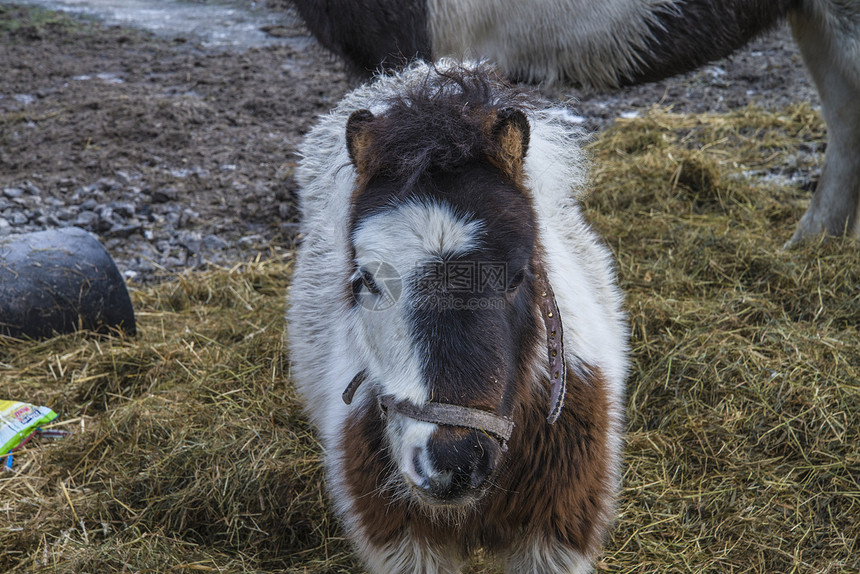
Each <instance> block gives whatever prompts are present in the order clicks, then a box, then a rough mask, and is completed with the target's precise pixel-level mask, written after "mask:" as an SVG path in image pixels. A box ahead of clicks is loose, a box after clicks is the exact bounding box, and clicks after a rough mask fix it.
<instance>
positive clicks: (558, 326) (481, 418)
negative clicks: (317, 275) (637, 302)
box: [342, 266, 567, 451]
mask: <svg viewBox="0 0 860 574" xmlns="http://www.w3.org/2000/svg"><path fill="white" fill-rule="evenodd" d="M535 271H536V272H535V289H536V290H537V294H538V298H539V307H540V312H541V316H542V318H543V322H544V328H545V330H546V348H547V358H548V359H549V379H550V400H549V404H550V409H549V415H548V416H547V422H549V424H553V423H554V422H555V421H556V420H558V417H559V414H561V409H562V407H563V406H564V396H565V392H566V390H567V379H566V375H567V366H566V364H565V360H564V340H563V331H562V323H561V315H560V314H559V311H558V304H557V303H556V301H555V294H554V293H553V291H552V287H551V286H550V284H549V278H548V277H547V276H546V274H545V273H544V270H543V268H542V267H540V266H538V267H537V269H536V270H535ZM366 379H367V373H366V372H365V371H360V372H359V373H358V374H356V375H355V377H353V379H352V380H351V381H350V382H349V384H348V385H347V387H346V389H345V390H344V391H343V395H342V398H343V402H345V403H346V404H350V403H352V399H353V397H354V396H355V392H356V391H357V390H358V387H359V386H360V385H361V383H363V382H364V381H365V380H366ZM377 400H378V402H379V406H380V409H381V410H382V412H383V413H385V412H387V411H388V410H393V411H396V412H398V413H400V414H402V415H404V416H407V417H409V418H411V419H415V420H419V421H423V422H428V423H436V424H442V425H450V426H456V427H461V428H468V429H474V430H478V431H483V432H486V433H488V434H490V435H492V436H494V437H496V439H498V440H499V441H500V443H501V446H502V450H503V451H505V450H507V442H508V440H509V439H510V438H511V433H512V432H513V430H514V421H513V420H511V419H509V418H508V417H503V416H501V415H497V414H495V413H491V412H487V411H482V410H480V409H475V408H471V407H464V406H460V405H452V404H448V403H437V402H433V401H428V402H426V403H424V404H423V405H422V406H416V405H414V404H412V403H410V402H408V401H398V400H397V399H396V398H395V397H394V395H382V396H380V397H378V398H377Z"/></svg>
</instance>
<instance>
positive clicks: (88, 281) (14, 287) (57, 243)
mask: <svg viewBox="0 0 860 574" xmlns="http://www.w3.org/2000/svg"><path fill="white" fill-rule="evenodd" d="M79 329H85V330H89V331H97V332H106V331H110V330H120V331H123V332H125V333H126V334H128V335H134V334H136V331H137V329H136V326H135V320H134V308H133V307H132V305H131V299H130V298H129V296H128V290H127V289H126V286H125V281H124V280H123V278H122V275H120V273H119V270H118V269H117V268H116V264H115V263H114V262H113V259H111V256H110V255H109V254H108V252H107V251H105V248H104V247H103V246H102V244H101V243H99V241H98V240H97V239H96V238H95V237H93V236H92V235H90V234H89V233H87V232H86V231H84V230H83V229H79V228H77V227H67V228H65V229H54V230H49V231H39V232H36V233H24V234H21V235H10V236H7V237H4V238H0V335H5V336H7V337H16V338H25V337H30V338H34V339H37V338H44V337H50V336H52V335H54V334H57V333H70V332H72V331H77V330H79Z"/></svg>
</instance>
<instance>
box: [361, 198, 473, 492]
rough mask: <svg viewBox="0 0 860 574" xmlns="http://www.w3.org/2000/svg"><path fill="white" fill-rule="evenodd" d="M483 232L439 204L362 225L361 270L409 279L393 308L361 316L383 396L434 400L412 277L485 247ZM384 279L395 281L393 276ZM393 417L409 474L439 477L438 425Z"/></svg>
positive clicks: (394, 440)
mask: <svg viewBox="0 0 860 574" xmlns="http://www.w3.org/2000/svg"><path fill="white" fill-rule="evenodd" d="M482 228H483V225H482V223H481V222H480V221H475V220H472V219H470V218H469V217H468V216H466V215H461V214H457V213H455V212H454V210H453V209H452V208H451V207H450V206H449V205H447V204H441V203H437V202H433V201H426V202H419V201H412V202H408V203H405V204H403V205H401V206H398V207H396V208H394V209H390V210H386V211H383V212H380V213H377V214H375V215H371V216H369V217H366V218H364V219H362V220H361V221H360V222H359V223H358V224H357V225H356V229H355V232H354V233H353V247H354V248H355V258H356V263H357V264H358V267H359V268H364V269H368V270H376V269H380V268H385V269H387V270H389V275H391V271H392V270H393V271H394V272H396V274H397V275H399V277H400V278H401V279H402V282H401V284H400V289H399V298H398V299H397V301H395V302H394V303H393V304H392V305H387V306H379V308H377V309H372V308H371V306H370V305H368V306H364V307H361V306H360V309H359V311H358V312H359V313H360V314H361V320H360V323H361V329H362V330H363V333H362V335H363V338H364V339H363V341H362V344H363V345H364V346H366V351H367V353H366V355H367V359H368V374H369V378H370V380H372V381H373V382H374V383H375V384H377V385H379V387H381V388H380V392H381V393H383V394H391V395H394V396H395V397H396V398H397V399H398V400H407V401H410V402H412V403H414V404H416V405H422V404H423V403H425V402H426V401H428V400H429V399H430V398H431V397H430V392H429V389H428V388H427V385H426V383H425V381H424V377H423V370H422V365H424V364H425V362H426V361H425V359H424V358H423V356H424V351H423V350H422V349H419V348H416V345H415V342H414V341H413V339H412V336H411V326H410V323H409V321H410V315H411V313H410V312H411V309H412V306H413V305H414V300H415V294H414V293H413V292H411V290H410V289H411V287H410V278H412V277H413V276H414V274H415V273H416V272H417V271H419V270H420V269H422V268H424V266H426V265H427V264H430V263H433V262H439V261H442V260H444V258H445V257H449V256H454V255H460V254H463V253H465V252H468V251H470V250H472V249H474V248H475V247H477V246H478V242H479V239H478V235H479V234H480V233H481V230H482ZM380 263H382V264H384V265H382V266H380ZM382 279H384V280H385V281H390V280H391V277H387V278H380V280H382ZM379 287H380V289H383V290H384V289H386V288H387V287H386V286H384V285H379ZM390 416H391V417H392V419H391V422H390V424H389V425H388V434H389V441H390V443H391V447H392V449H393V452H392V455H393V457H394V459H395V460H396V461H397V463H398V465H399V468H400V470H401V473H402V474H403V475H404V476H406V477H407V478H408V480H409V481H411V482H412V483H413V484H418V482H420V476H421V474H422V473H425V476H426V474H428V473H430V472H432V469H431V468H430V459H429V457H428V453H427V440H428V439H429V437H430V435H431V434H432V433H433V431H434V430H435V429H436V425H435V424H431V423H424V422H420V421H416V420H413V419H410V418H407V417H404V416H402V415H400V414H397V413H390ZM416 465H418V466H416Z"/></svg>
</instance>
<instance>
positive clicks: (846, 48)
mask: <svg viewBox="0 0 860 574" xmlns="http://www.w3.org/2000/svg"><path fill="white" fill-rule="evenodd" d="M294 2H295V4H296V6H297V8H298V10H299V13H300V14H301V15H302V17H303V18H304V19H305V21H306V22H307V24H308V26H309V28H310V29H311V31H312V32H313V33H314V35H315V36H316V37H317V38H318V39H319V40H320V42H321V43H322V44H323V45H324V46H326V47H327V48H329V49H331V50H332V51H334V52H335V53H337V54H339V55H340V56H342V57H344V58H345V59H347V60H348V61H349V62H351V63H352V64H353V65H354V66H355V67H357V68H359V69H363V70H375V69H377V68H378V67H380V66H382V67H389V68H390V67H393V66H396V65H398V64H401V63H402V62H403V61H404V60H405V59H412V58H422V59H427V60H429V59H433V58H439V57H442V56H454V57H460V58H462V57H470V58H487V59H488V60H490V61H491V62H493V63H495V64H497V65H498V66H499V67H500V68H501V69H502V70H503V71H504V72H505V73H506V74H507V75H508V76H509V77H511V78H514V79H519V80H525V81H530V82H557V81H561V82H571V83H573V84H584V85H590V86H594V87H597V88H611V87H616V86H622V85H627V84H634V83H639V82H647V81H652V80H658V79H661V78H665V77H668V76H671V75H674V74H678V73H681V72H686V71H689V70H693V69H695V68H696V67H698V66H701V65H702V64H705V63H707V62H709V61H713V60H716V59H719V58H722V57H725V56H727V55H729V54H731V53H732V52H733V51H735V50H737V49H738V48H740V47H741V46H743V45H744V44H746V43H747V42H748V41H750V40H751V39H752V38H754V37H755V36H756V35H758V34H760V33H762V32H763V31H765V30H767V29H769V28H771V27H773V26H774V25H776V23H778V22H780V21H782V20H785V19H787V20H788V21H789V23H790V24H791V28H792V32H793V34H794V38H795V40H796V41H797V43H798V46H799V47H800V50H801V53H802V55H803V59H804V61H805V63H806V66H807V68H808V69H809V72H810V74H811V75H812V78H813V80H814V82H815V85H816V87H817V88H818V93H819V95H820V97H821V105H822V114H823V116H824V120H825V122H826V123H827V131H828V145H827V150H826V152H825V163H824V168H823V170H822V173H821V178H820V179H819V182H818V186H817V189H816V191H815V195H814V196H813V197H812V200H811V202H810V204H809V207H808V209H807V211H806V213H805V214H804V215H803V217H802V218H801V220H800V222H799V224H798V227H797V229H796V231H795V233H794V235H793V237H792V238H791V241H790V242H795V241H798V240H800V239H802V238H804V237H806V236H809V235H815V234H819V233H821V232H826V233H828V234H831V235H842V234H845V233H847V234H849V235H852V236H854V237H860V0H724V1H718V0H529V1H522V0H370V1H367V2H354V1H352V0H294Z"/></svg>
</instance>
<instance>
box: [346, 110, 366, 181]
mask: <svg viewBox="0 0 860 574" xmlns="http://www.w3.org/2000/svg"><path fill="white" fill-rule="evenodd" d="M372 120H373V114H372V113H371V112H370V110H356V111H354V112H352V113H351V114H350V115H349V119H348V120H346V149H347V151H348V152H349V159H350V160H351V161H352V165H354V166H355V169H357V170H358V172H359V173H363V172H364V168H365V167H366V166H367V153H366V152H367V148H368V146H369V145H370V136H369V135H368V134H367V130H366V128H367V124H368V123H370V122H371V121H372Z"/></svg>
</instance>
